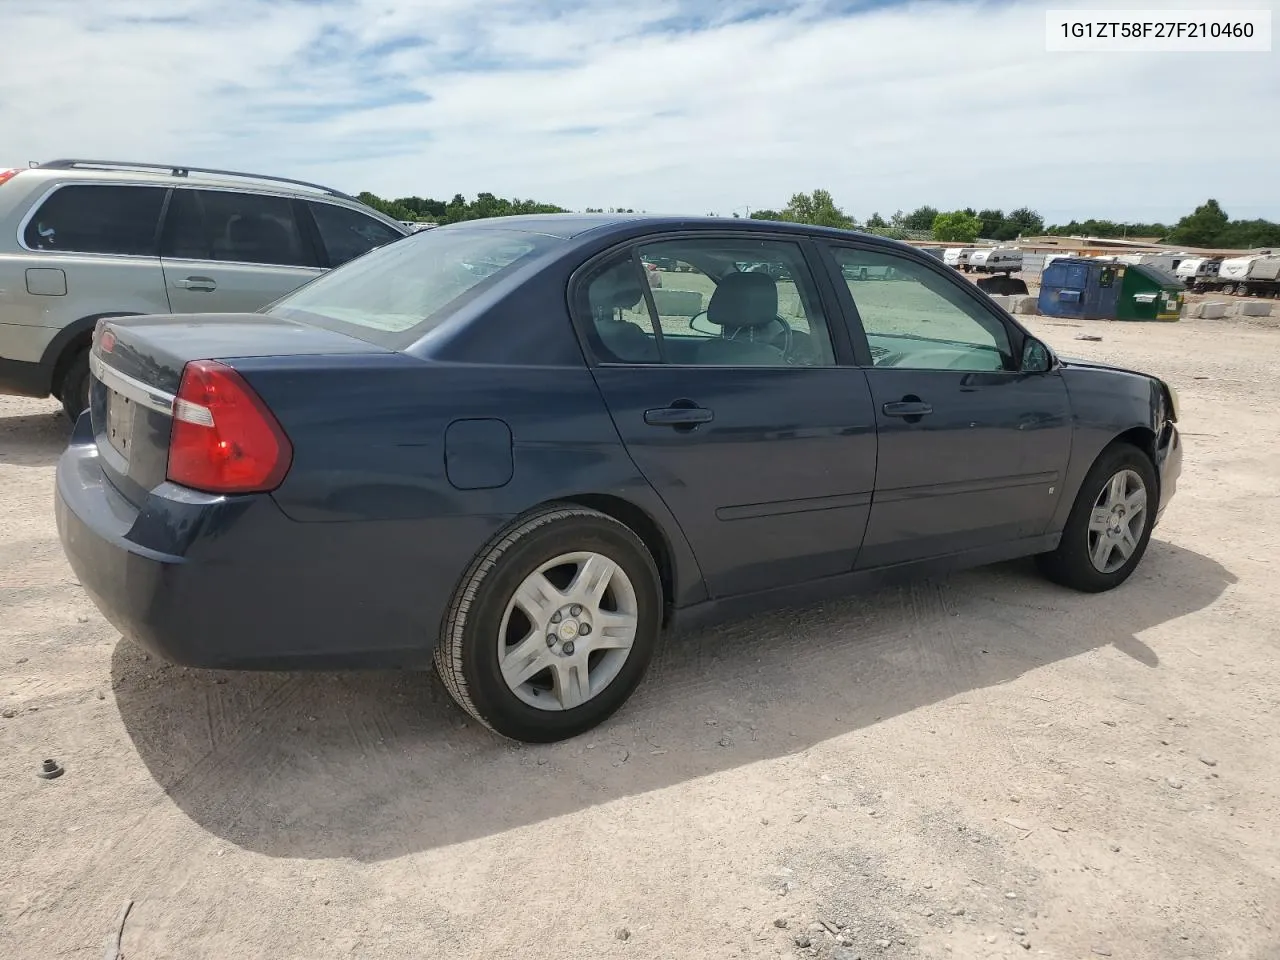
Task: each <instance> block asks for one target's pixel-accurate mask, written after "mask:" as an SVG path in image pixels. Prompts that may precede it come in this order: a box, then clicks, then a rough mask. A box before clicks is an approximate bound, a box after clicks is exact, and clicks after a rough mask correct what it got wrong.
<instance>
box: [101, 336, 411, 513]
mask: <svg viewBox="0 0 1280 960" xmlns="http://www.w3.org/2000/svg"><path fill="white" fill-rule="evenodd" d="M390 352H392V351H389V350H387V349H386V348H384V347H379V346H377V345H375V344H370V343H366V342H364V341H361V340H356V339H354V338H352V337H348V336H345V335H343V334H341V333H334V332H331V331H328V330H321V329H319V328H316V327H309V326H306V325H305V324H301V323H297V322H295V321H292V320H284V319H281V318H278V317H266V316H262V315H260V314H243V315H237V314H225V315H223V314H199V315H187V316H172V317H115V318H111V319H105V320H101V321H99V323H98V328H97V330H96V331H95V333H94V338H93V349H92V351H91V352H90V355H89V368H90V372H91V373H92V380H91V381H90V388H89V416H90V421H91V423H92V425H93V435H94V441H95V442H96V444H97V447H98V452H99V454H100V455H101V457H102V465H103V472H104V473H105V474H106V475H107V478H108V479H109V480H110V481H111V483H112V484H113V485H114V486H115V487H116V488H117V489H119V491H120V492H121V493H122V494H123V495H124V496H125V498H126V499H128V500H129V501H130V502H131V503H133V504H135V505H140V504H141V503H142V502H143V501H144V500H145V498H146V496H147V493H148V491H150V490H152V489H153V488H155V487H156V486H157V485H159V484H160V483H163V482H164V480H165V476H166V473H167V468H168V459H169V436H170V432H171V430H172V426H173V403H174V396H175V394H176V393H177V391H178V385H179V384H180V382H181V380H182V371H183V368H184V367H185V366H186V364H187V363H188V362H189V361H191V360H222V361H224V362H228V363H229V364H230V365H231V366H233V367H234V365H235V363H234V361H235V359H237V358H246V357H275V356H317V355H346V354H357V353H363V354H370V353H390Z"/></svg>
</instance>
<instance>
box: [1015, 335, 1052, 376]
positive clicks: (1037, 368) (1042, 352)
mask: <svg viewBox="0 0 1280 960" xmlns="http://www.w3.org/2000/svg"><path fill="white" fill-rule="evenodd" d="M1052 367H1053V354H1051V353H1050V352H1049V348H1048V347H1046V346H1045V345H1044V344H1043V343H1041V342H1040V341H1039V340H1037V339H1036V338H1035V337H1027V339H1026V342H1024V343H1023V345H1022V372H1023V373H1047V372H1048V371H1049V370H1050V369H1051V368H1052Z"/></svg>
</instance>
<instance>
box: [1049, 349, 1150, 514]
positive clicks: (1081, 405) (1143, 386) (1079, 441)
mask: <svg viewBox="0 0 1280 960" xmlns="http://www.w3.org/2000/svg"><path fill="white" fill-rule="evenodd" d="M1062 374H1063V381H1064V382H1065V383H1066V385H1067V393H1068V394H1069V395H1070V398H1071V410H1072V416H1073V419H1074V428H1073V430H1072V439H1071V460H1070V462H1069V463H1068V465H1067V473H1066V477H1065V479H1064V481H1063V482H1064V488H1063V494H1064V496H1063V498H1062V500H1061V501H1060V502H1059V504H1058V510H1057V513H1056V514H1055V516H1054V519H1053V523H1052V525H1051V526H1050V531H1052V532H1056V531H1060V530H1061V529H1062V528H1063V527H1064V526H1066V522H1067V516H1068V514H1070V512H1071V507H1072V505H1073V504H1074V503H1075V498H1076V495H1077V494H1078V493H1079V491H1080V485H1081V484H1082V483H1083V482H1084V478H1085V475H1086V474H1087V473H1088V472H1089V470H1090V468H1091V467H1092V466H1093V464H1094V462H1095V461H1096V460H1097V459H1098V455H1099V454H1101V453H1102V451H1103V450H1104V449H1106V447H1107V446H1108V445H1109V444H1110V443H1111V442H1112V441H1113V440H1115V439H1116V438H1117V437H1119V436H1120V435H1121V434H1123V433H1125V432H1127V431H1130V430H1133V429H1135V428H1141V429H1145V430H1147V431H1150V433H1151V436H1152V437H1153V438H1154V437H1158V436H1159V435H1160V430H1161V428H1162V427H1163V423H1164V412H1163V411H1164V397H1163V391H1162V389H1161V387H1160V384H1159V382H1158V381H1157V380H1156V379H1154V378H1153V377H1149V376H1146V375H1144V374H1140V373H1133V372H1130V371H1126V370H1117V369H1107V368H1098V367H1088V366H1079V365H1075V364H1069V365H1067V366H1065V367H1063V369H1062Z"/></svg>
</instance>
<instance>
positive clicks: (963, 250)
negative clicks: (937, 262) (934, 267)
mask: <svg viewBox="0 0 1280 960" xmlns="http://www.w3.org/2000/svg"><path fill="white" fill-rule="evenodd" d="M977 249H978V248H977V247H947V249H945V250H943V251H942V262H943V263H945V264H946V265H947V266H948V267H955V268H956V269H957V270H963V271H964V272H965V273H968V272H969V258H970V257H971V256H972V255H973V252H974V251H975V250H977Z"/></svg>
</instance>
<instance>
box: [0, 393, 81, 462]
mask: <svg viewBox="0 0 1280 960" xmlns="http://www.w3.org/2000/svg"><path fill="white" fill-rule="evenodd" d="M70 437H71V423H70V421H68V420H67V418H66V417H65V416H64V415H63V413H62V409H61V408H60V407H59V408H55V409H53V410H50V411H49V412H48V413H27V414H20V415H18V416H11V417H0V464H12V465H14V466H18V467H50V466H53V465H54V464H55V463H57V462H58V457H59V456H61V454H62V451H63V450H65V449H66V447H67V440H68V439H70Z"/></svg>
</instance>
